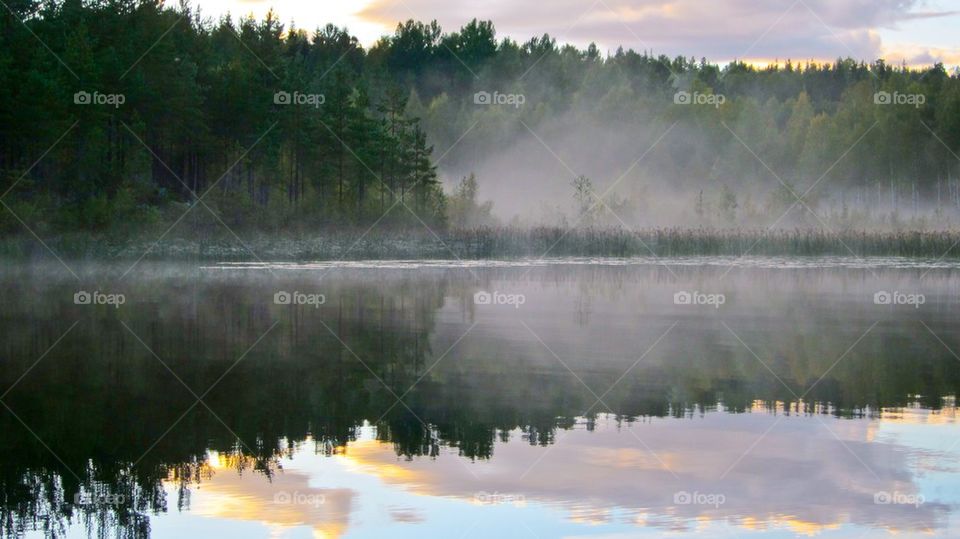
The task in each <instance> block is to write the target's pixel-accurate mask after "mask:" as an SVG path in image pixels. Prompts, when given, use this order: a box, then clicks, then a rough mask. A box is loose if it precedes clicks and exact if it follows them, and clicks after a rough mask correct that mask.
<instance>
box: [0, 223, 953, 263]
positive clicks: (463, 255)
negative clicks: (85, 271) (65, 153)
mask: <svg viewBox="0 0 960 539" xmlns="http://www.w3.org/2000/svg"><path fill="white" fill-rule="evenodd" d="M239 235H240V237H241V238H242V239H243V244H241V243H240V242H239V241H237V239H236V238H234V237H233V236H232V235H230V236H228V235H226V234H223V235H220V236H213V235H195V236H193V237H175V238H165V239H164V240H163V241H161V242H160V243H158V244H154V242H153V240H135V241H134V240H122V241H121V240H117V239H109V240H108V239H104V238H99V239H98V238H92V237H89V236H78V237H72V236H71V237H60V238H50V239H48V240H46V242H45V243H46V244H47V245H48V246H50V247H51V248H52V249H53V250H54V251H55V252H57V253H58V255H59V256H63V257H68V258H91V259H137V258H139V257H140V256H141V255H143V253H145V252H147V251H148V250H149V253H148V255H147V256H146V258H148V259H174V260H182V259H202V260H247V261H250V260H256V259H257V258H259V259H261V260H341V259H343V260H358V259H456V258H460V259H482V258H530V257H533V258H547V257H569V256H576V257H638V256H641V257H642V256H658V257H684V256H744V255H750V256H849V257H854V256H855V257H871V256H874V257H875V256H884V257H910V258H933V259H939V258H946V259H956V258H960V230H950V231H901V232H898V231H854V230H845V231H838V232H832V231H827V230H822V229H794V230H771V231H766V230H721V229H709V228H697V229H690V228H650V229H642V230H637V231H632V230H627V229H624V228H578V229H565V228H560V227H533V228H512V227H484V228H472V229H460V230H446V231H437V232H436V234H434V233H431V232H429V231H427V230H426V229H422V228H421V229H413V230H409V229H408V230H397V229H385V230H374V231H371V232H368V233H366V234H364V231H362V230H353V229H339V230H334V231H325V232H324V233H317V234H299V235H297V236H290V237H287V236H284V235H274V234H264V233H261V232H248V233H243V232H242V231H241V232H240V233H239ZM47 256H50V255H49V251H47V250H46V248H45V247H44V246H43V245H41V244H40V243H39V242H37V241H36V240H34V239H33V238H30V237H17V238H7V239H4V240H0V257H4V258H8V259H18V258H38V257H47Z"/></svg>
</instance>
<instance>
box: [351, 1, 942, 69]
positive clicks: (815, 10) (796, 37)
mask: <svg viewBox="0 0 960 539" xmlns="http://www.w3.org/2000/svg"><path fill="white" fill-rule="evenodd" d="M921 4H922V2H921V1H920V0H805V1H804V2H796V1H794V0H770V1H765V2H753V1H744V0H717V1H715V2H711V3H709V6H708V7H707V8H706V9H705V6H704V3H703V2H702V1H701V0H669V1H667V0H606V1H605V2H603V3H597V4H593V7H592V8H590V5H591V3H590V2H587V3H584V2H582V1H580V0H554V1H552V2H538V3H534V2H531V3H529V4H528V5H525V6H524V7H523V9H518V8H517V7H516V4H515V2H507V1H504V0H501V1H494V2H484V3H476V2H466V1H464V0H445V1H443V2H439V1H437V0H404V1H403V2H396V1H393V0H376V1H374V2H372V3H371V4H370V5H369V6H368V7H367V8H366V9H364V10H362V11H361V12H360V13H359V15H360V16H361V17H363V18H365V19H368V20H372V21H376V22H378V23H380V24H382V25H383V26H385V27H392V26H394V25H395V24H396V22H397V21H400V20H406V19H410V18H413V19H421V20H430V19H437V20H438V21H439V22H440V24H441V25H443V26H444V28H446V29H447V30H448V31H449V30H453V29H456V28H459V27H460V26H461V25H463V24H464V23H466V22H468V21H469V19H471V18H473V17H477V18H480V19H490V20H492V21H494V23H495V24H496V25H497V28H498V30H499V32H500V33H501V34H505V35H510V36H512V37H514V38H515V39H519V40H524V41H525V40H526V39H529V38H530V37H532V36H534V35H540V34H543V33H544V32H548V33H550V34H551V35H553V36H554V37H557V38H558V39H560V40H561V41H568V42H572V43H575V44H578V45H585V44H587V43H589V42H591V41H596V42H598V43H599V44H600V45H601V48H606V49H610V50H612V49H613V48H614V47H616V46H618V45H624V46H625V47H632V48H634V49H637V50H651V49H652V50H653V51H654V52H657V53H661V52H662V53H666V54H670V55H675V54H683V55H695V56H697V57H699V56H702V55H709V56H710V58H711V59H714V60H728V59H733V58H741V57H758V58H767V59H773V58H780V59H785V58H794V59H807V58H813V59H820V60H832V59H834V58H837V57H839V56H854V57H858V58H861V59H873V58H876V57H879V56H880V54H881V51H882V45H881V40H880V37H879V34H878V31H879V30H880V29H882V28H891V27H895V26H896V25H897V24H898V23H901V22H903V21H907V20H912V19H919V18H935V17H942V16H946V15H949V13H940V12H931V11H926V12H918V11H915V8H918V7H921ZM588 8H589V9H588ZM575 21H576V22H575ZM571 25H572V26H571Z"/></svg>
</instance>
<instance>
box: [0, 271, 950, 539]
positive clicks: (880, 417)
mask: <svg viewBox="0 0 960 539" xmlns="http://www.w3.org/2000/svg"><path fill="white" fill-rule="evenodd" d="M71 267H72V268H73V269H75V271H76V273H77V277H78V278H74V277H73V276H72V275H70V274H69V272H67V271H66V270H65V269H64V268H63V266H60V265H56V266H54V265H51V266H44V265H31V266H17V265H13V266H11V265H6V266H4V268H3V269H2V271H0V290H2V301H3V308H2V310H0V331H2V334H3V341H2V342H3V345H2V346H3V348H2V356H0V361H2V371H0V403H2V404H3V406H4V408H2V409H0V432H2V436H3V443H2V444H0V452H2V453H0V518H2V521H0V535H3V536H8V535H9V536H23V535H26V536H37V537H43V536H66V537H86V536H106V537H112V536H122V537H146V536H153V537H218V536H236V537H384V536H393V537H405V536H411V537H412V536H416V537H434V536H436V537H490V536H494V537H502V536H510V537H532V538H538V537H539V538H547V537H579V536H584V537H586V536H595V537H608V538H613V537H618V538H619V537H661V536H664V535H667V534H669V535H670V536H677V537H686V536H691V537H693V536H703V537H764V538H767V537H797V536H802V537H805V536H817V537H849V538H854V539H856V538H860V537H883V536H887V535H889V534H893V533H895V534H898V536H900V537H957V536H960V518H958V509H960V507H958V504H960V427H958V424H957V421H956V400H955V398H956V395H957V393H958V392H960V358H958V357H957V355H956V354H955V353H954V352H957V351H960V324H958V321H960V302H958V297H960V295H958V294H960V267H958V266H957V265H956V264H952V263H945V262H942V261H939V262H935V261H908V260H898V259H873V260H869V261H866V262H865V261H862V260H861V261H858V260H847V259H744V260H733V259H723V258H717V259H678V260H669V261H665V264H654V263H651V262H650V261H643V260H633V261H624V260H582V259H569V260H554V261H550V262H548V263H543V262H540V263H531V262H509V263H507V262H500V263H492V262H475V263H473V262H472V263H469V264H466V263H459V262H432V263H414V262H404V261H392V262H369V263H362V262H361V263H350V264H329V263H318V264H214V265H174V264H148V263H143V264H141V265H139V266H137V267H136V268H135V269H134V270H133V271H131V272H129V273H127V274H126V275H123V274H124V272H125V271H126V270H127V269H128V266H119V265H118V266H95V265H84V264H79V265H71ZM84 292H86V293H89V297H90V298H92V299H91V302H90V303H94V304H84V303H85V299H84V298H85V297H87V296H84ZM78 294H79V295H78ZM118 298H119V299H118ZM687 299H690V302H689V304H687V301H686V300H687ZM287 300H289V303H288V302H287ZM488 300H489V302H488ZM888 300H889V301H888ZM98 302H101V303H105V304H99V305H97V304H95V303H98ZM121 302H122V304H119V305H117V303H121ZM78 303H79V304H78Z"/></svg>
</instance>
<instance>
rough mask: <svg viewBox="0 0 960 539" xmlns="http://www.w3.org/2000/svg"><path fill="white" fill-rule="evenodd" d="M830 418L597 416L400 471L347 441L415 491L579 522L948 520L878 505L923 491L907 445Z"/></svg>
mask: <svg viewBox="0 0 960 539" xmlns="http://www.w3.org/2000/svg"><path fill="white" fill-rule="evenodd" d="M822 420H823V422H824V423H825V424H826V425H827V426H829V429H830V430H827V428H826V427H825V426H824V425H823V424H821V422H820V421H818V420H817V419H814V418H811V417H809V416H787V417H783V418H782V419H781V420H780V423H778V424H776V426H774V422H775V421H776V418H775V417H774V416H772V415H769V414H765V413H749V414H727V413H708V414H707V415H706V416H704V417H703V418H698V419H686V420H677V419H659V420H653V421H651V422H647V423H640V424H633V425H630V426H622V427H621V428H619V429H618V428H614V426H613V422H612V421H610V422H605V421H600V422H599V424H598V428H597V429H596V431H594V432H587V431H586V430H584V429H576V430H573V431H568V432H564V433H562V434H561V435H560V436H559V437H558V441H557V443H556V444H555V445H553V446H549V447H547V448H544V447H537V446H531V445H528V444H526V443H523V442H522V441H521V440H520V433H519V432H515V433H513V435H514V440H513V441H512V442H509V443H500V444H498V445H497V446H496V448H495V454H494V457H493V458H492V459H491V460H490V461H487V462H482V463H472V464H471V463H465V462H463V461H460V462H458V461H457V458H456V457H453V456H450V457H448V458H440V459H437V460H427V459H418V460H414V461H412V462H404V463H402V467H403V468H404V469H405V470H406V472H405V473H403V474H400V473H396V471H394V470H393V468H394V467H397V466H400V464H398V461H397V459H396V455H395V454H394V452H393V451H392V449H391V446H389V445H383V444H380V443H378V442H375V441H362V442H357V443H355V444H350V446H349V449H348V451H347V458H348V459H349V460H350V461H351V463H352V464H353V465H354V466H355V469H356V470H358V471H363V472H366V473H371V474H375V475H378V476H380V477H381V479H383V480H384V481H386V482H388V483H391V484H395V485H400V486H403V487H404V488H405V489H407V490H409V491H412V492H415V493H418V494H423V495H435V496H446V497H457V498H462V499H468V500H469V499H473V498H474V497H475V496H476V493H477V492H478V491H486V492H498V493H502V494H504V495H509V496H522V497H523V498H524V499H525V500H526V501H527V503H531V502H533V503H538V502H539V503H544V504H549V505H555V506H558V507H563V508H564V509H565V510H566V511H567V514H568V517H569V518H570V519H571V520H574V521H578V522H597V523H601V522H609V521H610V520H611V519H616V518H620V517H617V516H614V515H616V514H617V512H616V511H612V510H613V509H615V508H621V509H624V510H626V511H628V512H629V513H630V514H632V515H634V516H633V517H632V518H631V519H630V520H631V521H632V522H634V523H638V524H641V525H645V526H657V527H663V528H670V529H689V528H690V527H696V526H699V525H705V524H707V523H710V522H720V521H728V522H731V523H736V524H737V525H739V526H741V527H743V528H749V529H774V528H780V529H789V530H790V531H792V532H793V533H795V534H804V535H810V534H816V533H819V532H822V531H825V530H828V529H833V528H838V527H840V526H842V525H845V524H855V525H860V526H870V527H876V528H884V529H887V530H913V531H924V530H929V529H936V528H939V527H942V526H944V525H945V517H946V512H947V507H946V506H945V505H943V504H940V503H936V502H934V501H931V500H929V499H928V500H927V501H926V503H924V504H923V505H920V506H919V507H917V506H914V505H908V504H888V505H883V504H877V503H875V500H874V496H875V494H877V493H878V492H897V493H902V494H903V495H912V494H922V493H918V492H917V487H916V485H915V482H914V476H913V470H912V469H911V468H910V454H911V451H908V450H907V449H908V448H907V447H904V446H902V445H896V444H890V443H869V442H867V441H866V439H867V437H868V435H869V434H868V430H869V426H870V425H871V423H872V422H871V421H866V420H838V419H834V418H832V417H829V416H827V417H824V418H822ZM771 427H773V428H772V429H771ZM931 428H932V427H931ZM768 429H771V430H769V432H767V434H766V435H765V436H764V432H766V431H767V430H768ZM627 430H629V431H632V432H626V431H627ZM838 438H839V440H843V443H844V444H846V446H844V445H843V444H841V442H840V441H839V440H838ZM758 440H759V441H758ZM641 441H642V442H641ZM754 444H755V445H754ZM646 447H649V448H650V449H652V450H653V452H654V453H655V455H656V456H654V455H651V453H650V452H649V451H647V450H646V449H645V448H646ZM745 453H746V455H745V456H744V454H745ZM741 456H742V458H741ZM661 461H662V462H663V463H664V464H665V465H666V466H667V467H668V468H669V470H668V469H665V468H664V467H663V466H662V465H660V462H661ZM380 470H386V474H385V475H380V474H379V471H380ZM527 470H529V473H527ZM674 474H675V476H674ZM678 491H686V492H689V493H700V494H722V495H723V497H724V501H723V503H720V504H714V505H708V504H706V503H701V504H684V503H677V502H676V500H675V498H674V496H675V494H676V493H677V492H678Z"/></svg>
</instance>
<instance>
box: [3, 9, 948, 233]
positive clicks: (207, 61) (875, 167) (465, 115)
mask: <svg viewBox="0 0 960 539" xmlns="http://www.w3.org/2000/svg"><path fill="white" fill-rule="evenodd" d="M7 5H8V6H9V8H10V9H9V10H3V11H2V12H0V30H2V32H0V83H2V85H3V87H4V88H7V89H8V95H7V98H6V99H5V100H3V101H2V102H0V178H2V182H3V183H2V185H4V186H5V187H4V191H5V192H6V194H5V195H4V197H3V199H2V200H3V202H4V204H5V205H7V206H8V207H9V208H10V209H11V210H13V211H12V212H4V214H3V217H2V219H0V227H2V230H3V231H4V232H6V233H10V232H22V231H23V230H24V229H23V228H22V226H21V224H20V223H18V219H17V217H19V218H20V219H22V220H23V221H24V223H27V224H29V226H31V227H34V228H35V229H37V230H41V231H43V230H73V229H77V228H81V229H95V230H96V229H105V228H110V227H113V228H114V229H116V228H118V227H119V228H122V229H123V230H130V229H131V226H132V225H135V224H145V225H152V226H155V227H156V228H158V229H159V230H164V229H166V228H167V227H168V226H170V225H172V224H174V223H176V222H177V219H179V218H181V217H182V216H183V215H184V212H185V211H186V210H187V209H188V208H189V207H191V206H206V207H207V208H210V209H211V210H213V211H214V213H215V214H216V215H217V219H222V220H223V221H224V222H226V223H229V224H230V225H231V226H238V225H248V226H250V227H256V228H260V229H264V230H275V229H277V228H291V227H299V228H301V229H313V227H316V226H322V225H331V224H338V225H355V224H371V223H374V222H376V221H377V219H379V218H381V216H383V215H384V214H385V213H386V217H384V218H383V222H385V223H394V224H404V223H407V224H412V225H415V226H419V224H418V222H419V221H420V220H423V221H424V222H425V223H427V224H429V225H431V226H435V227H442V226H444V225H445V224H446V223H452V224H453V225H455V226H473V225H477V224H489V223H490V217H489V215H490V208H489V205H487V206H484V205H482V204H479V203H478V202H477V200H476V198H477V197H478V194H477V192H478V190H477V186H476V183H473V184H472V185H470V186H467V187H468V188H467V187H464V184H461V188H460V189H459V190H457V191H455V192H454V193H453V194H450V195H445V194H444V192H443V190H442V188H441V181H440V178H439V177H438V174H437V166H438V165H437V161H438V160H439V159H440V156H442V157H443V159H444V163H443V165H444V169H445V170H447V171H451V172H455V173H456V176H459V175H460V173H463V174H466V173H467V172H469V171H471V170H477V169H481V168H482V167H483V165H484V163H485V162H486V161H489V160H491V159H494V158H496V156H498V155H500V154H501V153H503V152H505V151H507V150H509V149H510V148H512V147H515V146H516V143H517V141H518V140H519V139H520V138H522V137H529V129H532V130H533V131H535V132H542V133H546V134H545V135H544V136H545V137H546V136H549V133H553V132H557V131H561V132H562V131H573V130H574V129H572V128H579V129H581V137H580V139H578V140H580V141H581V142H582V144H580V145H582V146H585V147H587V150H588V151H592V150H593V148H590V146H591V143H596V144H599V143H609V144H608V145H609V146H610V147H611V148H612V149H611V150H610V152H611V153H616V148H615V147H616V146H617V145H618V144H620V145H625V146H627V147H629V149H630V151H629V152H628V153H629V155H631V159H623V160H620V159H612V158H609V159H595V160H596V161H598V162H603V163H606V164H609V163H614V164H613V165H610V166H612V167H620V168H616V169H615V170H610V171H606V170H604V171H603V172H611V173H612V174H611V175H612V176H613V177H617V176H619V175H620V174H619V173H621V172H623V173H628V177H627V180H626V181H624V182H623V183H622V186H621V189H620V191H619V192H620V193H621V194H622V196H623V198H621V199H616V198H613V199H609V200H608V203H609V204H610V206H612V207H615V208H617V213H618V214H620V215H619V216H620V217H623V218H624V219H626V220H627V221H631V222H632V223H641V224H651V222H652V219H650V218H646V217H645V216H649V215H650V214H652V213H653V212H652V211H651V209H650V207H651V206H655V205H653V204H651V203H650V202H649V201H648V200H647V199H648V198H650V197H651V196H652V195H651V193H650V192H649V191H648V190H646V187H644V182H645V181H647V180H648V179H650V178H656V179H657V180H659V181H663V182H664V183H666V184H667V185H669V186H670V187H671V188H672V189H674V190H676V191H677V192H678V193H679V194H680V196H679V197H678V198H679V199H681V200H682V201H683V205H684V208H685V209H686V210H689V216H687V217H688V218H689V220H688V222H690V223H693V224H698V225H704V224H706V225H727V224H734V223H744V222H747V223H752V222H756V223H758V224H759V223H763V224H764V225H767V224H769V221H771V220H772V219H766V216H768V215H774V216H775V215H778V214H780V213H781V212H782V211H783V210H786V209H787V208H789V207H790V206H791V205H793V204H794V202H795V201H796V197H795V195H800V196H802V198H803V201H804V203H803V204H802V205H801V206H807V207H810V208H813V209H817V208H819V207H822V206H824V205H828V204H829V205H830V207H831V208H834V209H836V208H838V207H842V211H840V210H838V211H837V212H836V217H837V219H847V220H850V221H851V222H852V221H853V220H854V219H855V218H856V217H857V212H860V213H861V214H862V213H868V212H870V211H873V210H877V211H879V212H889V215H890V217H889V218H890V219H891V220H896V219H897V212H898V211H908V210H910V209H912V210H913V211H914V212H918V211H919V210H920V208H921V206H923V205H927V207H929V205H933V204H935V207H936V210H937V211H938V212H943V211H955V210H954V208H956V207H958V206H960V183H958V181H957V178H958V177H960V174H958V165H960V163H958V160H957V159H956V155H955V154H956V153H958V152H960V79H958V75H957V73H955V72H954V73H948V72H947V71H946V70H945V69H944V67H943V66H941V65H937V66H935V67H933V68H930V69H926V70H912V69H908V68H905V67H900V68H891V67H889V66H887V65H885V64H884V63H883V62H882V61H877V62H875V63H873V64H869V65H868V64H864V63H858V62H855V61H853V60H838V61H837V62H836V63H835V64H832V65H816V64H806V65H794V64H792V63H789V62H786V63H784V64H781V65H779V66H771V67H769V68H757V67H752V66H749V65H745V64H742V63H732V64H730V65H728V66H725V67H722V68H721V67H719V66H716V65H712V64H709V63H707V62H706V61H699V62H698V61H694V60H691V59H685V58H675V59H670V58H667V57H665V56H654V55H650V54H647V53H642V54H641V53H637V52H634V51H624V50H617V51H616V52H615V53H612V54H606V55H605V54H603V53H601V51H600V50H598V48H597V47H596V46H590V47H588V48H587V49H585V50H583V49H577V48H575V47H572V46H569V45H566V46H561V45H558V44H557V42H556V41H555V40H554V39H553V38H551V37H550V36H548V35H544V36H542V37H538V38H533V39H530V40H529V41H527V42H525V43H517V42H515V41H513V40H511V39H501V40H498V38H497V36H496V33H495V29H494V26H493V24H492V23H490V22H478V21H473V22H471V23H470V24H468V25H466V26H464V27H463V28H461V29H459V30H458V31H455V32H448V33H443V31H442V30H441V29H440V27H439V26H438V25H437V24H436V23H419V22H413V21H409V22H406V23H403V24H401V25H398V27H397V29H396V31H395V33H394V34H393V35H390V36H386V37H384V38H382V39H381V40H380V41H379V42H377V43H376V44H375V45H373V46H372V47H370V49H369V50H365V49H364V48H363V47H362V46H361V45H360V44H359V43H358V42H357V40H356V38H354V37H352V36H350V35H349V33H348V32H347V31H346V30H345V29H340V28H336V27H334V26H329V25H328V26H326V27H324V28H320V29H318V30H316V31H310V32H308V31H304V30H301V29H298V28H295V27H293V26H292V25H287V26H285V25H283V24H281V23H280V22H279V20H278V18H277V17H276V16H274V15H269V16H268V17H267V18H265V19H264V20H261V21H255V20H253V19H251V18H243V19H240V20H239V22H238V23H234V22H232V20H231V19H229V18H224V19H221V20H219V21H212V20H209V19H203V18H201V17H200V15H199V14H198V13H197V12H196V11H195V10H193V9H191V8H190V7H189V6H186V5H181V6H178V7H170V6H167V5H164V3H163V2H162V1H158V0H148V1H144V0H98V1H84V0H63V1H57V2H40V1H37V0H14V1H11V2H8V3H7ZM477 92H491V93H492V92H499V93H500V94H504V95H522V96H523V98H522V99H523V103H521V104H519V105H515V106H514V105H500V106H485V104H484V103H478V102H477V100H476V98H475V95H476V94H477ZM678 92H686V93H687V95H689V96H692V97H691V99H693V100H694V101H695V100H696V99H698V97H697V96H700V98H705V99H706V100H707V101H709V100H710V99H711V98H712V99H713V100H714V101H713V102H715V101H716V96H723V98H722V101H723V102H722V103H720V104H717V106H713V105H708V106H686V105H685V104H684V103H683V102H679V101H678V98H677V96H678ZM878 92H886V94H888V95H890V96H892V97H891V99H892V100H894V101H896V100H897V99H909V98H910V96H922V99H923V103H922V104H920V105H919V106H915V105H917V104H916V103H910V104H906V103H905V104H896V103H894V104H890V105H886V104H885V103H882V102H878V100H877V99H878V98H877V95H884V94H878ZM711 96H712V97H711ZM517 120H521V121H517ZM585 125H595V126H602V128H603V129H604V130H605V131H606V132H608V133H609V137H610V138H609V139H606V140H601V139H597V140H594V138H595V137H591V136H590V135H589V134H588V132H585V131H582V129H583V126H585ZM637 126H641V127H642V131H640V132H637V131H636V128H637ZM671 126H680V127H679V128H678V129H676V132H677V133H682V135H678V136H676V137H674V138H673V139H671V141H670V143H669V144H663V145H661V146H660V147H659V148H658V149H657V151H656V152H652V153H651V155H650V156H649V158H647V159H645V160H644V161H643V162H642V163H640V164H639V165H638V166H636V167H634V168H632V169H630V168H628V166H629V165H630V164H631V161H632V160H633V158H635V157H636V156H637V155H639V154H640V153H641V152H642V150H643V149H644V148H646V147H648V146H649V145H650V144H651V143H652V142H654V141H655V140H656V138H657V137H658V136H660V135H661V134H662V133H664V132H665V131H667V130H668V129H670V128H671ZM528 128H529V129H528ZM468 132H470V135H469V140H468V141H464V142H463V143H460V142H461V139H463V138H464V136H465V134H466V133H468ZM731 132H732V133H735V134H736V136H732V135H731ZM558 144H559V143H558ZM434 146H437V147H438V148H440V149H441V150H442V151H438V152H437V154H439V155H434V151H433V147H434ZM560 149H562V148H560ZM751 153H756V155H757V156H762V162H761V159H757V158H755V157H754V156H752V155H751ZM597 157H604V156H602V155H599V156H597ZM621 161H622V162H621ZM768 167H769V169H768ZM578 168H579V167H578ZM771 169H772V170H773V171H776V173H777V175H779V177H780V179H779V180H778V179H777V178H774V177H772V174H771ZM518 170H519V172H518V174H517V175H518V176H523V170H522V167H519V166H518ZM825 171H826V173H828V174H829V176H830V178H829V182H820V183H821V184H822V183H829V187H818V188H816V189H814V190H812V191H811V192H809V193H805V191H806V188H807V187H808V186H811V185H815V184H817V182H818V180H819V179H821V176H822V175H824V174H825ZM578 172H579V170H578ZM456 179H457V178H456V177H452V178H450V180H456ZM490 180H491V179H490V178H484V177H482V176H481V179H480V181H481V184H483V183H486V182H488V181H490ZM524 180H525V178H524V177H517V178H511V179H510V181H514V182H523V181H524ZM780 180H782V182H783V183H785V184H787V186H788V187H784V186H783V185H782V184H781V182H780ZM531 182H532V180H531ZM562 183H563V184H564V185H569V179H568V180H562ZM607 183H609V182H604V181H602V180H598V181H597V185H598V188H597V191H602V189H600V188H601V187H605V186H606V184H607ZM590 185H591V186H592V184H590ZM791 191H793V192H791ZM464 197H469V199H468V200H460V199H462V198H464ZM753 197H756V198H753ZM198 198H200V201H199V203H198V202H197V200H198ZM798 209H799V210H801V211H802V210H803V208H798ZM388 210H389V211H388ZM196 213H206V210H205V209H200V210H199V211H196ZM575 213H576V211H574V214H575ZM14 214H15V215H14ZM470 215H473V216H477V215H479V216H481V217H482V218H469V217H466V216H470ZM684 215H686V214H684ZM941 215H942V214H941ZM207 217H210V216H209V215H208V216H207ZM581 217H582V216H581ZM751 219H753V220H751ZM590 221H591V222H592V224H603V223H604V221H603V220H602V219H599V218H598V219H591V220H590ZM187 222H188V223H189V222H190V221H189V220H188V221H187ZM785 224H796V223H795V222H790V221H789V220H787V221H785ZM193 226H197V224H196V223H195V222H194V223H193ZM187 230H189V227H188V228H187Z"/></svg>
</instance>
